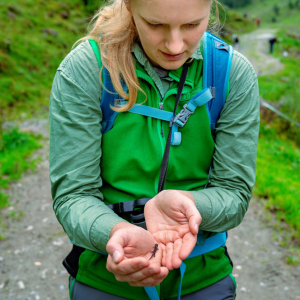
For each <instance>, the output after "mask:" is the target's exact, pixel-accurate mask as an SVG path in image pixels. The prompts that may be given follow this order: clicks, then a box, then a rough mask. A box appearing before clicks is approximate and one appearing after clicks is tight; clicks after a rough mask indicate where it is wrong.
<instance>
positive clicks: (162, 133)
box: [158, 102, 165, 138]
mask: <svg viewBox="0 0 300 300" xmlns="http://www.w3.org/2000/svg"><path fill="white" fill-rule="evenodd" d="M158 105H159V109H160V110H163V108H164V103H163V102H159V103H158ZM160 124H161V136H162V138H164V137H165V136H164V129H163V120H160Z"/></svg>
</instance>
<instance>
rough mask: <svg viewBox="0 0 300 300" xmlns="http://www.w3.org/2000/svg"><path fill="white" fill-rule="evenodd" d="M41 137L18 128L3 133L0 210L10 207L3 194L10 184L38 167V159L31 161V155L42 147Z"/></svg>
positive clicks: (0, 150)
mask: <svg viewBox="0 0 300 300" xmlns="http://www.w3.org/2000/svg"><path fill="white" fill-rule="evenodd" d="M39 139H40V137H39V136H35V135H33V134H29V133H25V132H21V131H19V130H18V129H17V128H13V129H10V130H6V131H4V132H2V141H1V144H0V163H1V164H0V209H1V208H3V207H6V206H8V204H9V203H8V197H7V195H6V194H5V193H4V192H3V190H4V189H6V188H8V185H9V183H11V182H12V181H14V180H17V179H18V178H20V176H21V174H22V173H23V172H24V171H25V170H27V169H32V168H34V167H35V166H36V163H37V162H38V159H34V160H32V159H30V156H31V154H32V153H33V152H34V151H36V149H38V148H40V147H41V144H40V143H39V142H38V140H39Z"/></svg>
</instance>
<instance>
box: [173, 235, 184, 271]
mask: <svg viewBox="0 0 300 300" xmlns="http://www.w3.org/2000/svg"><path fill="white" fill-rule="evenodd" d="M182 244H183V243H182V239H178V240H176V241H175V243H174V247H173V255H172V266H173V268H175V269H178V268H179V267H180V265H181V263H182V260H181V258H180V257H179V253H180V251H181V248H182Z"/></svg>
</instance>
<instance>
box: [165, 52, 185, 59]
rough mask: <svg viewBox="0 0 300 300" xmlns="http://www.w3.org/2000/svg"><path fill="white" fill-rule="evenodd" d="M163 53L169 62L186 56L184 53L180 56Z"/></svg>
mask: <svg viewBox="0 0 300 300" xmlns="http://www.w3.org/2000/svg"><path fill="white" fill-rule="evenodd" d="M161 53H162V54H163V55H164V57H165V58H167V59H169V60H177V59H180V58H181V57H182V55H183V54H184V52H182V53H179V54H176V55H172V54H168V53H165V52H162V51H161Z"/></svg>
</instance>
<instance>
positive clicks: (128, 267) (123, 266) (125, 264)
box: [106, 255, 150, 275]
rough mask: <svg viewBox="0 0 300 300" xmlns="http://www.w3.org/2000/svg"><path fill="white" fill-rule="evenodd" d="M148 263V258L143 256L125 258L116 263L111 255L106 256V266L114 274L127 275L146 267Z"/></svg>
mask: <svg viewBox="0 0 300 300" xmlns="http://www.w3.org/2000/svg"><path fill="white" fill-rule="evenodd" d="M149 263H150V262H149V260H148V259H146V258H145V257H134V258H130V259H126V258H125V259H124V260H122V261H121V262H120V263H118V264H116V263H115V262H114V261H113V258H112V257H111V255H109V256H108V257H107V262H106V268H107V270H108V271H109V272H112V273H114V274H115V275H129V274H132V273H134V272H137V271H140V270H141V269H143V268H145V267H148V266H149Z"/></svg>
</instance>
